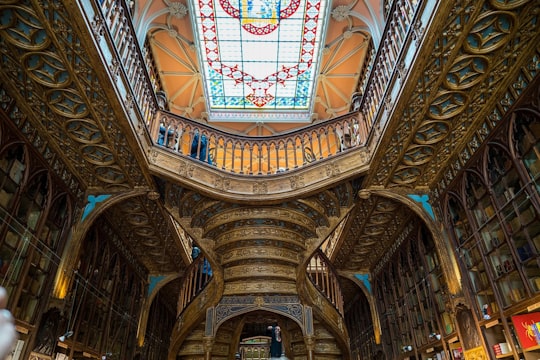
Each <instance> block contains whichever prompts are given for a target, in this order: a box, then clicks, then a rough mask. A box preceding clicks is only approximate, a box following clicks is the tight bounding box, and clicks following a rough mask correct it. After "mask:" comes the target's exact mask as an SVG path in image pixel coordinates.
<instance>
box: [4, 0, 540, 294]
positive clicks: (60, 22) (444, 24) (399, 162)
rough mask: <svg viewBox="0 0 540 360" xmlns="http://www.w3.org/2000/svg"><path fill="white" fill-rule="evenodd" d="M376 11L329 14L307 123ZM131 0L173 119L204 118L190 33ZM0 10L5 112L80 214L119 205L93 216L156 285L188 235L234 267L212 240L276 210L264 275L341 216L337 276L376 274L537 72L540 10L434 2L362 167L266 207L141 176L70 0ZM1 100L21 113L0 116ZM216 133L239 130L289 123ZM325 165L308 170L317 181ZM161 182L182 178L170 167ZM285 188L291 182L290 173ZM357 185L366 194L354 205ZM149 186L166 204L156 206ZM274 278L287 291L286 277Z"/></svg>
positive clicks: (338, 109)
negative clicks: (275, 234) (283, 239)
mask: <svg viewBox="0 0 540 360" xmlns="http://www.w3.org/2000/svg"><path fill="white" fill-rule="evenodd" d="M379 3H380V2H379V1H371V2H367V1H362V0H357V1H353V2H352V3H349V2H346V1H337V2H334V3H333V5H332V6H333V9H337V8H339V11H336V12H335V13H334V14H335V16H334V17H333V18H332V19H331V20H330V24H329V28H328V33H327V35H326V45H327V46H326V48H325V49H326V50H325V52H324V55H323V58H324V59H323V65H322V68H321V76H320V80H319V86H318V88H317V104H316V108H315V113H316V116H315V117H314V118H315V119H316V120H315V121H320V120H324V119H328V118H332V117H334V116H336V115H340V114H343V113H345V112H347V111H348V110H349V108H350V101H351V98H352V94H353V93H355V92H356V91H357V87H358V77H359V72H360V68H361V67H362V66H363V62H364V59H365V55H366V49H367V46H366V44H367V42H368V40H369V39H370V37H373V38H374V39H378V38H380V34H370V32H369V31H368V29H370V28H371V29H376V28H377V27H376V26H375V25H374V24H377V23H380V22H381V20H380V19H377V18H374V17H373V16H374V15H373V14H380V13H381V11H380V9H379V8H378V6H379V5H374V4H379ZM135 4H136V6H138V7H137V11H139V12H137V11H136V12H135V14H136V15H137V17H136V19H137V20H136V23H135V28H139V29H142V30H141V32H142V33H141V34H140V36H141V40H140V42H143V41H144V37H145V34H147V35H148V41H149V43H150V47H151V48H152V51H153V52H154V56H155V59H156V65H157V68H158V69H159V76H160V78H161V81H162V84H163V86H164V88H165V89H166V91H167V93H168V101H169V106H170V108H171V110H172V111H173V112H176V113H177V114H180V115H183V116H186V117H190V118H193V119H195V120H199V121H203V122H205V121H207V119H205V116H204V113H205V108H204V101H202V99H201V97H202V96H203V95H202V88H201V82H200V76H199V69H198V65H197V61H196V57H195V52H194V50H193V48H192V47H190V44H191V42H192V39H191V38H190V35H189V34H191V25H190V24H189V19H188V17H187V16H185V14H184V15H183V10H182V9H183V8H182V6H180V5H181V3H180V2H170V1H167V0H164V1H149V2H137V1H136V2H135ZM147 5H148V6H147ZM0 11H1V12H2V14H3V17H4V19H10V21H9V23H7V24H5V23H3V24H2V27H0V37H1V41H0V56H1V57H2V67H1V69H0V78H1V82H2V86H1V89H0V99H1V101H0V105H2V106H3V108H4V110H6V111H8V110H9V112H10V114H11V116H12V118H13V119H15V120H16V121H17V124H16V125H17V126H18V127H19V128H20V129H21V131H22V132H23V133H24V134H25V135H26V136H27V138H28V141H29V142H30V143H32V144H33V145H34V147H35V148H36V149H38V150H39V151H40V152H41V153H42V154H44V157H45V158H46V159H47V161H49V164H50V167H51V169H53V171H54V172H55V173H56V174H57V175H58V176H59V177H60V178H62V179H63V180H64V181H65V182H66V183H67V184H69V186H70V188H71V190H72V191H73V193H74V194H76V196H77V197H78V199H79V202H80V205H81V211H82V207H83V206H84V204H86V202H87V197H88V195H102V194H113V195H114V196H118V197H119V198H121V200H119V201H117V202H114V203H113V204H112V205H111V206H110V207H109V208H108V209H107V210H106V211H105V212H104V213H103V216H104V217H105V218H107V219H108V220H109V221H110V222H111V224H115V225H116V224H119V226H118V230H119V231H120V232H121V233H122V234H123V240H124V245H125V248H126V251H128V252H129V253H131V254H132V256H133V258H134V259H135V260H134V261H137V262H138V263H139V264H141V265H142V266H143V267H144V268H145V269H146V270H147V271H148V273H154V274H155V273H169V272H179V273H182V272H183V270H185V268H186V266H187V265H188V261H189V260H188V259H187V255H186V254H187V252H186V248H185V241H186V238H187V239H188V241H189V236H192V237H194V238H196V240H197V241H199V242H200V243H201V244H203V245H204V246H207V247H209V246H212V247H213V250H220V251H222V252H225V253H226V254H227V256H223V257H222V258H221V259H220V260H221V261H222V262H225V263H227V264H233V265H234V264H236V263H238V262H241V261H247V260H246V258H245V257H243V256H242V255H241V251H240V250H241V249H242V248H243V247H245V246H246V243H245V242H242V241H236V242H233V243H227V242H226V241H225V239H222V240H223V241H222V242H220V243H219V244H214V245H212V244H210V243H211V239H212V238H213V237H219V236H220V234H222V233H224V232H230V231H233V230H234V228H235V227H238V226H240V225H242V226H247V225H249V224H250V221H254V220H253V219H252V218H251V217H252V216H253V213H254V212H256V211H257V209H260V208H264V209H265V211H264V214H265V215H267V214H275V217H274V218H268V219H267V221H268V223H266V224H265V226H271V227H274V228H280V227H282V228H283V230H284V231H290V232H291V233H293V234H295V235H296V236H298V237H299V238H300V239H301V241H300V240H299V241H297V242H289V243H287V244H283V245H284V253H281V255H280V256H284V259H278V258H277V257H278V254H274V255H272V256H270V257H265V258H264V259H263V260H264V263H265V264H268V265H269V266H271V265H272V264H278V263H280V262H284V261H285V262H287V261H288V262H291V263H295V262H297V261H298V259H295V258H294V253H295V252H301V251H305V250H306V249H310V250H313V249H314V248H313V244H312V240H311V239H313V238H317V237H320V236H322V235H324V236H327V235H330V231H331V230H332V229H333V228H334V227H336V226H337V225H338V223H339V222H340V221H345V220H346V221H347V224H346V226H345V227H344V228H345V231H344V233H343V234H342V236H341V239H340V240H339V241H338V243H339V244H340V246H339V247H338V248H337V249H336V250H335V252H334V255H333V260H334V264H335V266H336V267H337V268H338V269H339V270H341V271H343V272H344V273H355V272H368V271H370V270H372V269H373V267H374V266H375V264H376V263H377V262H379V261H380V259H381V258H382V257H383V256H385V254H387V253H388V251H389V249H391V248H392V245H393V244H394V243H395V242H396V241H398V239H399V237H400V236H403V234H404V233H405V232H407V231H409V230H408V229H409V227H408V224H410V223H411V222H412V220H414V219H417V218H418V216H417V215H415V214H414V213H413V212H412V211H411V210H410V208H409V207H408V206H407V205H405V204H404V203H402V202H400V201H399V200H398V199H399V198H400V197H403V196H404V195H407V194H411V193H427V192H430V191H431V194H433V195H434V196H433V197H432V198H434V199H437V197H438V194H439V193H440V192H441V191H442V190H444V187H445V186H446V185H447V184H448V183H449V182H450V181H452V179H453V178H454V176H455V174H456V173H457V172H458V171H459V169H460V168H461V167H462V166H463V165H464V163H465V162H466V161H467V160H468V159H469V157H470V156H471V154H472V153H474V151H475V150H476V149H477V148H478V146H479V144H480V143H481V142H482V141H483V140H484V139H485V138H486V137H487V136H488V135H489V133H490V131H491V129H493V127H494V126H496V125H497V122H498V120H500V119H501V118H502V117H503V116H504V115H505V113H506V112H507V111H508V109H509V108H510V106H511V105H512V103H513V102H514V101H515V99H516V98H517V96H519V94H520V93H521V92H522V91H523V90H524V89H525V88H526V87H527V85H528V83H529V82H530V80H531V79H532V77H534V76H536V74H537V72H538V70H539V68H540V45H539V44H540V31H539V30H538V23H539V21H538V16H539V11H540V10H539V5H538V2H537V1H534V0H531V1H525V0H506V1H502V0H456V1H447V2H441V4H440V5H439V8H438V9H437V14H436V15H435V17H434V21H433V23H431V24H422V23H417V24H415V28H416V29H417V33H418V40H417V41H419V42H420V41H421V46H420V48H419V50H418V53H417V61H416V62H415V63H414V66H413V67H412V68H410V69H404V68H401V69H399V70H400V71H399V76H400V77H401V81H402V91H401V92H400V93H399V97H398V98H392V97H391V96H390V97H389V98H388V99H387V101H386V102H385V105H384V106H385V107H386V109H387V114H388V119H387V121H386V124H387V126H386V128H384V129H379V131H381V132H383V134H382V136H381V137H380V142H379V145H378V146H377V147H374V148H373V149H371V150H372V153H371V154H369V156H370V158H369V159H370V166H369V167H368V168H362V169H356V172H355V169H354V168H353V169H344V168H341V169H338V170H337V173H345V172H346V171H348V172H347V176H346V178H343V177H339V176H336V184H334V185H333V186H328V185H327V184H325V185H324V188H321V189H318V190H317V191H312V192H310V193H309V194H304V193H301V192H294V191H293V192H291V193H290V198H289V199H286V200H280V201H275V200H274V201H270V202H268V203H266V204H265V203H264V202H262V201H260V199H258V198H257V194H253V195H251V196H246V198H245V199H244V201H239V200H235V201H229V200H228V198H227V191H226V190H223V189H207V190H206V191H204V192H202V191H195V190H190V189H184V188H183V186H184V184H182V183H174V182H172V181H169V178H168V177H167V176H166V174H155V173H152V172H151V171H150V170H149V164H148V162H149V160H148V153H149V152H150V151H151V149H149V148H145V147H144V146H142V145H141V141H140V139H139V138H138V136H139V135H140V133H141V132H140V131H139V130H138V129H134V128H133V127H132V125H131V123H130V119H129V118H128V116H126V113H125V111H124V109H125V107H126V103H127V102H128V101H127V100H126V99H123V98H119V97H118V94H117V93H115V91H114V89H113V86H111V84H112V83H114V82H115V81H117V78H116V77H114V76H110V74H111V64H104V63H103V62H102V61H101V59H100V56H99V54H98V51H97V50H96V48H95V44H94V41H93V39H94V35H93V34H92V31H91V30H90V29H89V28H88V26H87V24H86V23H85V21H84V19H83V17H82V15H81V14H80V10H79V9H78V8H77V7H76V6H75V5H74V3H73V2H69V1H65V2H61V1H31V0H24V1H2V2H0ZM155 14H161V15H159V16H154V15H155ZM338 14H340V16H338ZM344 14H346V15H344ZM367 19H369V20H367ZM368 22H371V23H368ZM428 25H429V27H428ZM379 31H382V30H380V29H379ZM112 73H114V71H113V72H112ZM10 99H14V101H15V103H16V107H13V108H9V109H8V108H7V105H8V104H10ZM219 125H220V127H222V128H223V127H226V128H228V129H229V130H230V131H231V132H234V133H243V134H246V135H267V134H273V133H279V132H281V131H284V130H286V129H290V128H294V127H298V124H280V125H275V126H269V125H265V126H263V127H261V126H260V125H258V124H246V123H243V124H232V123H230V124H223V123H222V124H219ZM357 151H358V153H360V152H362V151H363V150H357ZM339 164H340V165H339V166H341V167H343V166H344V164H343V163H339ZM327 165H328V164H319V165H317V164H315V165H313V166H319V167H321V172H324V171H325V170H324V167H325V166H327ZM190 166H205V165H204V164H196V163H194V164H191V165H190ZM171 172H174V173H177V172H178V168H174V169H171ZM351 173H352V174H351ZM176 175H177V174H176ZM188 176H189V174H186V178H187V177H188ZM222 176H223V178H224V179H226V178H227V177H228V176H232V175H228V174H223V175H222ZM278 176H280V175H278ZM156 178H158V180H156ZM283 179H284V180H283V181H290V178H288V177H287V175H283ZM337 180H339V181H337ZM241 181H244V182H245V183H246V186H253V183H254V182H256V181H261V180H260V179H253V178H249V177H245V178H243V179H242V180H241ZM171 189H175V190H174V191H173V190H171ZM361 189H363V193H362V196H358V191H359V190H361ZM381 190H385V195H384V196H381V195H379V191H381ZM156 191H159V192H160V193H161V195H162V197H161V199H156V197H155V195H156ZM179 192H183V194H184V195H182V196H185V198H183V201H185V202H182V203H175V202H177V201H178V198H177V197H173V198H169V199H164V198H163V196H164V195H166V194H171V193H174V194H176V195H177V196H180V195H178V193H179ZM299 194H300V195H299ZM392 194H395V195H396V196H392ZM188 199H189V201H188ZM166 203H167V204H169V205H171V207H169V208H167V207H166V206H165V204H166ZM174 204H176V205H177V206H176V207H174V209H173V207H172V205H174ZM331 204H335V207H332V206H330V205H331ZM190 205H193V206H190ZM290 208H295V209H296V210H295V211H297V213H298V214H301V215H300V217H299V218H298V219H297V220H295V219H284V218H283V217H282V215H280V214H279V211H280V209H290ZM246 209H247V210H248V211H243V212H242V211H238V210H246ZM172 210H175V211H178V212H177V213H176V214H174V213H173V214H172V215H173V216H174V217H175V219H176V221H177V222H178V223H179V224H180V225H182V226H184V227H185V230H186V231H187V233H189V235H186V233H185V234H184V235H183V236H179V235H178V232H177V229H176V228H175V225H174V220H173V219H171V218H169V213H171V212H172ZM223 214H228V216H227V217H224V216H223ZM242 214H243V215H242ZM195 215H196V216H195ZM257 221H259V222H260V221H263V219H257V220H256V222H257ZM254 225H257V224H254ZM259 225H260V224H259ZM321 230H325V231H321ZM322 240H324V239H319V240H318V241H319V242H321V241H322ZM183 241H184V242H183ZM246 241H247V242H254V241H255V240H253V239H250V240H246ZM214 246H215V247H214ZM235 247H236V248H235ZM215 254H216V253H215V252H214V255H215ZM215 256H216V259H214V260H218V259H217V255H215ZM250 261H252V260H250ZM261 263H262V262H261ZM233 265H231V266H233ZM229 270H230V273H229V276H230V277H231V278H235V276H237V275H235V273H234V269H233V268H232V267H229ZM284 281H288V279H287V278H286V276H285V277H284ZM172 293H174V291H169V294H172ZM347 293H350V291H349V292H347ZM171 296H172V295H171ZM350 296H352V295H350Z"/></svg>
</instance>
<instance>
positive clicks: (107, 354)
mask: <svg viewBox="0 0 540 360" xmlns="http://www.w3.org/2000/svg"><path fill="white" fill-rule="evenodd" d="M111 356H112V353H110V352H108V353H105V354H104V355H101V360H107V359H108V358H109V357H111Z"/></svg>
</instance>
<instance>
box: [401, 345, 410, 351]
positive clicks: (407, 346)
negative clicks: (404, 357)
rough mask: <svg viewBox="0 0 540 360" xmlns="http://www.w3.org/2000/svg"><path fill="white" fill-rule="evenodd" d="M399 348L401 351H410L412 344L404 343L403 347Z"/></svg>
mask: <svg viewBox="0 0 540 360" xmlns="http://www.w3.org/2000/svg"><path fill="white" fill-rule="evenodd" d="M401 350H403V352H409V351H412V346H411V345H405V346H404V347H402V348H401Z"/></svg>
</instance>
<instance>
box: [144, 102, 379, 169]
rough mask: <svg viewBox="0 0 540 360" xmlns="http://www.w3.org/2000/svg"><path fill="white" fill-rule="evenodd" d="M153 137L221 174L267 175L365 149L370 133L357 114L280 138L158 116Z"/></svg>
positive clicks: (172, 115)
mask: <svg viewBox="0 0 540 360" xmlns="http://www.w3.org/2000/svg"><path fill="white" fill-rule="evenodd" d="M156 118H157V119H158V120H159V121H155V122H154V126H155V127H154V128H153V129H152V137H153V139H154V141H155V143H156V144H158V145H161V146H164V147H167V148H169V149H171V150H173V151H175V152H177V153H179V154H181V155H183V156H189V157H191V158H193V159H197V160H200V161H202V162H205V163H208V164H211V165H213V166H215V167H217V168H219V169H221V170H224V171H228V172H233V173H237V174H244V175H269V174H276V173H281V172H285V171H288V170H292V169H296V168H299V167H302V166H305V165H307V164H310V163H313V162H316V161H320V160H323V159H327V158H329V157H332V156H335V155H336V154H338V153H340V152H343V151H346V150H348V149H352V148H355V147H358V146H362V145H364V144H365V141H366V140H367V137H368V129H367V127H366V126H365V123H364V122H363V121H362V120H361V118H359V114H358V113H351V114H347V115H344V116H341V117H339V118H336V119H333V120H331V121H327V122H324V123H320V124H316V125H311V126H309V127H306V128H303V129H301V130H297V131H293V132H290V133H287V134H283V135H275V136H267V137H246V136H237V135H231V134H228V133H226V132H223V131H220V130H216V129H213V128H212V127H209V126H206V125H203V124H200V123H197V122H195V121H191V120H189V119H186V118H182V117H180V116H177V115H174V114H171V113H167V112H158V113H157V116H156Z"/></svg>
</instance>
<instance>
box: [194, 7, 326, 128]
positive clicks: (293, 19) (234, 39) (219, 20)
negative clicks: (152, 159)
mask: <svg viewBox="0 0 540 360" xmlns="http://www.w3.org/2000/svg"><path fill="white" fill-rule="evenodd" d="M192 4H193V7H194V12H193V14H194V15H195V16H194V17H195V19H196V29H194V30H195V33H196V34H198V39H197V41H198V42H199V46H198V48H199V51H200V53H199V56H200V61H201V63H202V69H203V76H204V81H205V84H206V88H205V94H206V101H207V108H208V110H209V113H210V120H227V121H231V120H233V119H234V120H236V121H242V120H250V121H252V120H253V118H254V117H257V118H258V119H260V120H265V121H272V120H273V121H281V120H288V121H302V120H306V121H307V120H309V113H310V110H311V101H312V99H313V91H314V85H315V84H314V82H315V80H316V74H317V70H318V60H319V49H320V43H321V37H322V35H323V27H324V20H325V18H326V16H325V11H326V0H215V1H214V0H198V1H193V2H192ZM261 117H262V118H261Z"/></svg>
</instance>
